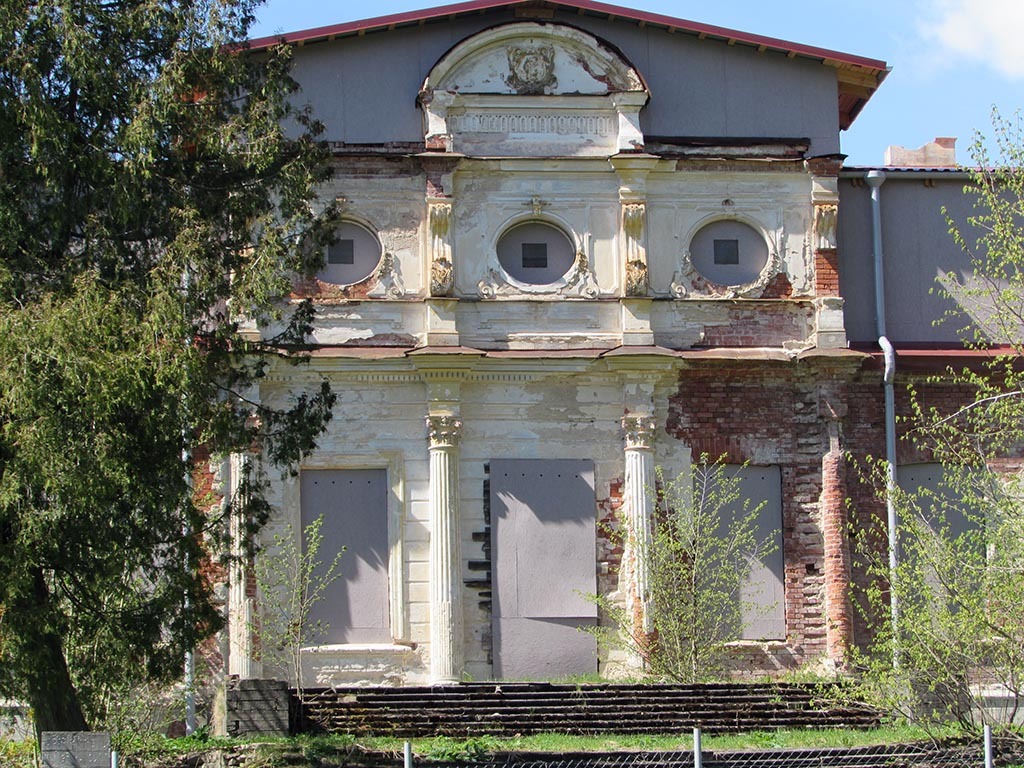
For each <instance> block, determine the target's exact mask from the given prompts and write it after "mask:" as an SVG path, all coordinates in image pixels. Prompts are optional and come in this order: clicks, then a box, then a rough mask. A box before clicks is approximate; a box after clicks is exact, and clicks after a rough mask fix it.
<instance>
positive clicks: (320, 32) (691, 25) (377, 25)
mask: <svg viewBox="0 0 1024 768" xmlns="http://www.w3.org/2000/svg"><path fill="white" fill-rule="evenodd" d="M528 2H533V0H469V2H464V3H454V4H452V5H442V6H437V7H435V8H426V9H423V10H419V11H407V12H406V13H395V14H391V15H390V16H378V17H375V18H372V19H363V20H360V21H350V22H346V23H344V24H334V25H331V26H326V27H315V28H313V29H306V30H301V31H298V32H288V33H285V34H284V35H271V36H269V37H260V38H256V39H253V40H250V41H249V47H250V48H251V49H260V48H269V47H270V46H272V45H275V44H277V43H279V42H282V41H283V42H285V43H293V44H294V43H308V42H313V41H316V40H326V39H329V38H332V37H337V36H340V35H348V34H354V33H357V32H366V31H369V30H372V29H387V28H388V27H395V26H399V25H405V24H414V23H417V22H420V21H429V20H430V19H436V18H441V17H445V16H453V15H456V14H460V13H473V12H475V11H484V10H488V9H491V8H500V7H502V6H514V5H523V4H525V3H528ZM551 5H556V6H564V7H567V8H575V9H577V10H580V9H582V10H585V11H594V12H596V13H605V14H608V15H609V16H615V17H617V18H623V19H630V20H632V21H642V22H644V23H645V24H656V25H660V26H663V27H671V28H674V29H677V30H681V31H683V32H690V33H693V34H698V35H699V34H704V35H710V36H713V37H718V38H721V39H723V40H735V41H736V42H738V43H745V44H748V45H753V46H766V47H768V48H774V49H776V50H780V51H785V52H786V53H794V54H796V55H798V56H807V57H810V58H814V59H822V60H826V59H827V60H829V61H834V62H836V63H839V64H849V65H854V66H859V67H866V68H868V69H875V70H879V71H881V72H885V71H886V70H887V65H886V63H885V62H884V61H880V60H878V59H869V58H866V57H863V56H854V55H853V54H849V53H842V52H841V51H833V50H829V49H828V48H818V47H816V46H812V45H801V44H799V43H793V42H790V41H788V40H780V39H777V38H773V37H764V36H762V35H753V34H750V33H747V32H740V31H739V30H735V29H728V28H726V27H716V26H713V25H711V24H701V23H699V22H695V21H689V20H687V19H678V18H675V17H672V16H663V15H661V14H657V13H648V12H646V11H637V10H634V9H632V8H623V7H621V6H617V5H609V4H607V3H599V2H595V0H552V2H551Z"/></svg>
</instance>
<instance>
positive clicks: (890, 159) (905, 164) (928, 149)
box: [885, 136, 956, 168]
mask: <svg viewBox="0 0 1024 768" xmlns="http://www.w3.org/2000/svg"><path fill="white" fill-rule="evenodd" d="M885 164H886V165H887V166H890V167H895V168H955V167H956V137H955V136H939V137H937V138H936V139H935V141H931V142H929V143H927V144H925V145H924V146H923V147H919V148H918V149H907V148H906V147H900V146H895V145H894V146H890V147H889V148H888V149H886V150H885Z"/></svg>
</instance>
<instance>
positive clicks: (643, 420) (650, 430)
mask: <svg viewBox="0 0 1024 768" xmlns="http://www.w3.org/2000/svg"><path fill="white" fill-rule="evenodd" d="M622 429H623V431H624V432H625V436H626V450H627V451H630V450H633V451H649V450H651V447H652V443H653V441H654V434H655V430H656V429H657V426H656V423H655V421H654V417H653V416H624V417H623V418H622Z"/></svg>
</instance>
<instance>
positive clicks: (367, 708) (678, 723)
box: [302, 683, 878, 738]
mask: <svg viewBox="0 0 1024 768" xmlns="http://www.w3.org/2000/svg"><path fill="white" fill-rule="evenodd" d="M827 692H828V691H827V688H822V687H821V686H817V685H815V686H808V685H799V684H774V683H772V684H758V685H744V684H734V683H726V684H714V685H692V686H680V685H654V686H638V685H615V684H602V685H558V684H552V683H500V684H495V683H488V684H484V683H469V684H464V685H454V686H444V687H419V688H355V687H346V688H336V689H313V690H309V689H307V691H306V692H305V694H306V699H307V702H306V706H305V710H304V717H303V719H302V728H303V730H326V731H331V732H345V733H353V734H360V735H362V734H381V735H384V734H387V735H392V736H397V737H403V738H415V737H420V736H430V735H447V736H461V737H469V736H478V735H512V734H522V735H525V734H531V733H541V732H546V731H557V732H562V733H570V734H597V733H629V734H654V733H673V732H678V731H680V730H689V729H692V728H694V727H700V728H702V729H703V730H705V731H707V732H708V733H722V732H736V731H747V730H771V729H779V728H824V727H829V728H835V727H847V728H869V727H873V726H875V725H877V724H878V715H877V713H875V712H873V711H871V710H869V709H867V708H866V707H850V706H838V705H836V704H832V703H830V702H829V701H828V696H827Z"/></svg>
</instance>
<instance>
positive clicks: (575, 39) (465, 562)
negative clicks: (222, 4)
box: [217, 0, 967, 685]
mask: <svg viewBox="0 0 1024 768" xmlns="http://www.w3.org/2000/svg"><path fill="white" fill-rule="evenodd" d="M285 39H286V40H287V42H289V43H290V44H291V45H293V46H294V62H295V70H294V75H295V77H296V79H297V80H298V81H299V83H300V85H301V88H302V90H301V93H300V94H299V98H300V100H302V101H308V102H309V103H310V104H311V105H312V107H313V109H314V112H315V115H316V116H317V117H318V118H319V119H320V120H321V121H322V122H323V123H324V125H325V126H326V134H325V136H326V138H327V140H328V141H329V142H330V143H331V146H332V148H333V150H334V160H333V163H334V168H335V173H334V176H333V178H332V180H331V181H330V183H329V185H328V186H327V187H326V188H325V189H324V190H323V193H324V200H325V202H326V201H337V203H338V204H339V205H340V207H341V209H342V212H343V223H342V224H341V225H340V227H339V229H338V231H337V241H336V242H335V244H334V245H332V246H331V247H330V248H329V249H328V250H327V252H326V254H325V265H324V267H323V269H322V271H321V272H320V273H319V274H318V275H317V276H316V278H315V279H310V280H308V281H305V282H301V283H299V284H297V285H296V287H295V298H301V297H312V298H313V300H314V302H315V305H316V324H315V331H314V335H313V340H312V341H313V348H312V351H311V360H310V363H309V364H308V365H305V366H299V367H293V366H288V365H284V364H282V365H281V366H280V367H278V368H274V369H272V370H271V371H270V372H269V373H268V375H267V376H266V377H265V378H264V379H263V380H261V382H260V384H259V387H258V393H257V394H258V397H259V399H260V401H261V402H263V403H266V404H269V405H273V404H276V403H281V404H284V403H287V402H288V400H289V398H291V397H293V396H294V395H295V394H296V393H301V392H303V391H306V390H309V389H315V388H317V387H318V386H319V382H320V381H321V380H323V379H327V380H328V381H329V382H330V384H331V387H332V389H333V390H334V391H335V392H336V393H337V394H338V400H337V404H336V406H335V413H334V418H333V419H332V421H331V422H330V423H329V424H328V426H327V430H326V432H325V433H324V434H323V435H322V436H321V438H320V440H319V444H318V448H317V450H316V451H315V452H314V453H313V454H312V455H310V456H309V457H307V459H306V460H305V461H304V462H303V464H302V465H301V467H300V468H299V472H298V473H297V474H296V475H295V476H294V477H278V476H274V477H272V478H271V480H272V484H271V488H270V501H271V502H272V504H273V505H274V508H275V510H276V512H275V515H274V517H273V518H272V520H271V522H270V524H269V525H268V527H267V529H266V530H265V532H264V537H265V541H266V542H267V543H268V544H270V543H271V542H272V541H273V539H274V536H275V535H276V536H281V535H289V536H295V537H298V536H300V531H301V530H302V529H303V528H304V527H305V526H306V525H308V524H309V523H310V522H312V521H313V520H316V519H317V518H320V517H322V519H323V528H322V533H323V536H324V542H323V544H322V546H321V552H320V554H321V557H322V558H324V559H326V560H328V561H329V560H330V559H331V558H332V557H333V555H334V553H336V552H340V551H341V549H342V548H344V552H343V553H342V554H341V558H340V561H339V563H340V569H341V572H342V574H343V576H342V578H340V579H339V580H337V581H335V582H334V583H333V584H332V585H331V586H330V587H329V589H328V590H327V592H326V593H325V595H324V597H323V598H322V599H321V600H319V601H318V602H317V603H316V605H315V606H314V607H313V615H312V619H313V620H319V621H321V622H322V623H323V625H324V626H325V627H326V630H325V631H324V632H323V633H322V635H321V636H319V637H316V638H315V639H312V640H311V641H310V643H309V647H308V648H306V649H305V650H304V652H303V665H304V668H305V669H306V681H307V684H308V683H313V682H316V683H319V684H323V685H330V684H332V683H335V684H341V683H353V682H360V683H384V684H392V685H394V684H411V683H425V682H431V683H445V682H454V681H459V680H463V679H467V678H469V679H549V678H552V677H564V676H566V675H571V674H585V673H596V672H598V671H599V665H601V666H600V671H602V672H608V673H614V671H615V669H616V668H617V667H618V668H621V665H623V664H628V663H629V659H628V658H626V657H625V656H622V657H619V656H617V655H616V654H614V653H612V654H611V655H603V656H600V657H599V654H598V649H597V648H596V645H595V639H594V636H593V634H591V633H587V632H585V631H580V627H586V626H590V625H594V624H595V623H597V622H598V621H600V620H601V617H599V615H598V611H597V608H596V605H595V603H594V602H593V601H592V600H590V599H587V597H586V596H587V595H592V594H600V595H604V596H607V597H609V598H611V599H612V600H615V601H618V602H619V603H620V604H621V605H623V606H627V607H629V609H630V610H632V611H633V613H634V615H635V616H636V617H637V621H639V622H643V621H644V616H645V614H646V611H647V610H648V607H649V606H648V604H647V601H648V600H649V595H648V593H647V589H646V583H645V573H644V568H643V558H642V557H640V556H639V550H640V549H642V542H643V539H644V537H645V535H646V533H645V532H646V531H649V530H650V525H651V520H652V518H653V516H654V515H655V514H656V499H655V490H654V488H655V479H654V478H655V468H656V467H660V468H662V470H663V471H664V473H665V474H667V475H670V476H675V475H678V474H680V473H685V472H687V471H689V468H690V467H691V465H692V463H693V462H695V461H697V460H699V457H700V456H701V455H702V454H707V455H709V456H711V457H724V460H725V462H726V463H728V464H730V465H736V467H737V472H738V473H739V477H740V481H741V486H742V490H743V494H744V495H745V496H747V497H749V498H751V499H753V500H754V501H755V502H763V507H762V508H761V510H760V512H759V514H758V519H757V526H758V535H759V536H760V537H762V538H764V539H766V540H769V541H771V542H773V543H774V544H775V547H774V548H773V549H772V551H771V552H770V553H769V554H767V555H766V556H764V557H762V558H761V559H760V560H759V561H757V562H756V563H755V564H754V567H753V569H752V572H751V575H750V579H749V582H750V583H749V584H748V585H747V587H745V589H744V592H745V594H747V596H748V598H751V600H750V602H753V603H757V604H758V608H757V610H751V611H750V612H749V615H748V616H747V621H746V622H745V626H744V629H743V632H742V634H743V638H742V639H740V640H737V642H736V644H735V650H736V658H737V660H738V665H739V666H738V668H740V669H743V670H749V671H752V672H757V673H759V674H760V673H764V672H772V671H778V670H784V669H791V668H794V667H797V666H800V665H804V664H824V665H826V666H828V665H833V666H834V665H842V664H843V662H844V659H845V658H846V654H847V651H848V649H849V648H850V647H851V645H852V644H854V643H856V642H857V636H858V631H859V630H860V626H859V623H858V620H857V618H856V616H855V614H854V612H853V610H852V608H851V598H850V585H851V583H853V584H856V583H858V582H859V580H861V579H863V578H865V577H864V575H863V574H861V573H859V571H858V569H857V567H856V564H855V563H852V562H851V554H850V544H849V535H848V531H849V527H850V525H851V523H853V524H863V525H868V524H869V522H868V521H869V520H870V519H871V518H872V516H874V515H877V514H878V513H879V511H880V509H879V503H878V501H877V500H876V499H875V498H874V496H873V495H872V494H871V492H870V489H867V488H866V487H863V486H862V485H861V484H860V482H859V481H858V480H857V478H856V477H855V473H854V471H853V469H852V468H851V463H850V460H849V456H850V455H853V456H862V457H863V456H868V455H873V456H884V455H885V451H886V440H885V433H886V426H885V425H886V421H887V418H891V414H890V415H889V416H887V411H886V408H885V403H884V400H885V397H884V384H885V381H886V380H888V381H889V382H890V383H892V382H893V381H895V383H896V396H895V407H896V409H897V410H899V409H900V408H905V407H906V403H904V402H903V400H904V396H903V395H902V394H901V393H902V390H903V388H902V387H901V386H900V383H901V382H903V381H906V380H908V379H910V378H913V377H914V376H917V375H920V373H921V372H922V371H926V370H929V369H930V368H931V367H934V366H935V365H938V364H939V363H940V362H941V361H942V360H944V359H946V358H948V356H949V355H951V354H959V352H956V351H955V350H956V349H958V345H957V344H956V338H955V335H954V334H953V333H952V331H951V330H950V329H946V328H942V327H939V328H936V327H933V325H932V322H931V321H932V320H933V319H934V318H935V317H937V316H938V315H939V314H941V313H942V311H943V310H944V309H945V308H946V305H945V303H944V302H945V301H946V300H945V299H943V298H941V297H939V296H935V295H932V294H930V293H929V288H930V287H931V286H932V285H933V283H934V278H935V275H936V273H937V270H945V269H960V268H962V267H963V264H962V263H961V262H962V260H963V257H962V255H961V254H960V253H959V252H958V251H957V249H956V247H955V244H953V243H952V242H949V241H948V235H946V233H945V229H946V228H945V225H944V223H943V219H942V216H941V213H940V207H941V206H942V205H946V206H949V207H950V208H951V209H952V210H953V211H954V212H955V211H957V210H961V209H962V208H963V207H964V206H966V205H967V203H965V202H964V201H963V200H962V195H961V192H960V188H961V187H962V185H963V183H964V182H963V177H962V176H961V175H960V174H959V172H958V171H956V170H954V169H952V168H946V169H944V170H936V169H934V168H931V169H922V168H920V167H917V165H918V164H919V163H918V161H921V158H923V155H922V156H921V157H918V158H916V159H915V158H911V161H909V162H907V163H905V164H903V165H901V166H900V167H898V168H894V167H890V168H883V167H879V168H875V169H865V168H846V167H844V166H843V163H842V159H843V156H842V154H841V150H840V141H839V138H840V132H841V130H842V129H845V128H847V127H848V126H849V125H850V123H851V122H852V121H853V120H854V119H855V117H856V115H857V114H858V112H859V111H860V110H861V108H862V107H864V106H865V104H866V103H867V102H868V100H869V99H870V97H871V95H872V93H873V92H874V91H875V89H876V88H878V87H879V85H881V83H882V80H883V79H884V77H885V75H886V73H887V67H886V64H885V63H884V62H880V61H876V60H873V59H868V58H862V57H859V56H853V55H848V54H843V53H838V52H834V51H827V50H822V49H817V48H813V47H808V46H801V45H796V44H793V43H789V42H785V41H780V40H772V39H768V38H763V37H759V36H757V35H751V34H745V33H740V32H736V31H733V30H726V29H720V28H715V27H707V26H702V25H699V24H694V23H691V22H686V21H682V20H679V19H671V18H667V17H662V16H654V15H651V14H644V13H640V12H636V11H631V10H629V9H624V8H615V7H613V6H609V5H604V4H602V3H597V2H592V1H591V0H576V1H575V2H561V1H557V2H489V1H486V0H477V1H476V2H467V3H461V4H459V5H453V6H446V7H443V8H435V9H431V10H426V11H422V12H418V13H410V14H404V15H400V16H392V17H385V18H379V19H370V20H368V21H365V22H356V23H351V24H345V25H340V26H337V27H332V28H322V29H317V30H310V31H308V32H301V33H296V34H293V35H287V36H286V37H285ZM271 42H272V41H270V40H260V41H254V42H253V45H254V47H256V48H259V47H260V46H263V45H269V44H270V43H271ZM947 145H948V142H940V144H939V145H936V146H935V152H937V153H939V154H940V155H941V154H942V153H943V152H944V151H947V150H948V149H949V148H948V146H947ZM928 159H929V164H931V159H932V158H931V157H929V158H928ZM920 164H923V161H922V162H921V163H920ZM911 166H914V167H911ZM875 230H877V231H878V237H873V231H875ZM876 265H881V268H880V269H879V268H877V267H876ZM271 331H272V329H267V330H266V331H265V332H268V333H269V332H271ZM259 332H260V330H259V329H256V328H253V329H252V333H259ZM880 337H884V340H883V342H882V344H881V346H880V344H879V339H880ZM890 342H891V347H892V350H893V351H892V353H891V354H886V351H885V350H886V348H888V347H889V346H890ZM922 392H923V395H924V396H925V397H932V396H933V397H935V398H944V397H955V396H956V393H950V392H945V391H943V390H942V388H941V387H935V388H934V392H932V391H930V390H928V388H927V387H925V388H924V390H922ZM895 460H896V462H897V463H898V464H899V465H900V467H901V470H902V471H903V474H902V475H901V476H903V477H907V478H912V479H913V482H918V483H927V482H929V480H928V478H929V477H931V474H934V468H933V467H932V466H931V465H930V464H928V457H927V456H923V455H919V454H918V453H916V452H915V450H914V449H913V448H912V447H908V446H905V445H903V444H902V443H901V444H900V445H899V446H898V448H897V452H896V456H895ZM239 461H241V459H240V458H235V459H232V460H230V461H225V462H224V463H223V465H221V466H219V467H218V468H217V471H218V473H219V475H220V482H221V483H222V486H223V487H224V488H225V492H227V489H229V488H230V486H231V482H232V470H237V469H238V466H237V463H238V462H239ZM848 499H850V500H852V501H853V503H852V504H848V503H847V500H848ZM881 511H882V512H883V513H884V507H883V508H882V509H881ZM883 516H884V515H883ZM623 527H625V528H627V529H628V530H630V531H634V532H637V534H636V535H635V536H633V537H630V538H628V539H626V543H625V545H623V541H622V540H621V538H620V537H617V536H615V535H612V534H610V533H609V530H612V529H615V528H618V529H619V530H622V529H623ZM637 542H639V543H637ZM265 552H266V553H267V554H268V556H269V554H271V553H272V552H273V546H270V547H269V548H267V549H266V550H265ZM230 575H231V581H230V586H229V588H228V590H227V594H226V597H225V602H226V606H225V610H226V611H227V612H228V617H229V629H228V632H227V637H226V640H225V643H224V646H225V647H224V653H225V655H226V665H225V666H226V669H227V671H228V672H230V673H232V674H236V675H240V676H242V677H259V676H265V675H269V674H273V670H271V669H269V668H266V666H267V662H266V660H261V654H260V649H259V641H258V638H256V637H254V633H253V627H254V626H255V625H258V621H257V620H256V617H257V615H258V612H259V610H260V601H261V595H260V594H258V592H259V590H258V589H257V587H256V584H255V580H254V578H253V577H252V572H251V568H249V567H246V566H243V565H242V564H236V565H234V566H232V568H231V574H230Z"/></svg>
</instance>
